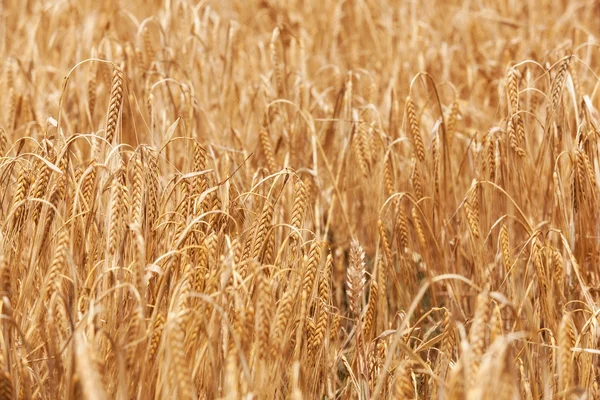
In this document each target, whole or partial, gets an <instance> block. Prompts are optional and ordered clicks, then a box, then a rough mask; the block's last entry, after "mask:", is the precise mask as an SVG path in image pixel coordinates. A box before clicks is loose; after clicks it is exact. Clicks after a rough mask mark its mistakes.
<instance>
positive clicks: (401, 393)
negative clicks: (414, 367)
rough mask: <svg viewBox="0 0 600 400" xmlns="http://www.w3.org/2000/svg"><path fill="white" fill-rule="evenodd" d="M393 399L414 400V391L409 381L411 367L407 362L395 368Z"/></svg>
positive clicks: (410, 380)
mask: <svg viewBox="0 0 600 400" xmlns="http://www.w3.org/2000/svg"><path fill="white" fill-rule="evenodd" d="M394 397H395V398H397V399H402V400H413V399H415V389H414V387H413V383H412V379H411V367H410V363H409V362H408V361H404V362H402V363H401V364H400V365H399V366H397V367H396V373H395V377H394Z"/></svg>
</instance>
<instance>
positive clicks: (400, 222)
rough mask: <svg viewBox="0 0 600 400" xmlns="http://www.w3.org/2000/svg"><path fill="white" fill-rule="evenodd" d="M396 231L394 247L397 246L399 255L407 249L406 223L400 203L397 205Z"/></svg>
mask: <svg viewBox="0 0 600 400" xmlns="http://www.w3.org/2000/svg"><path fill="white" fill-rule="evenodd" d="M396 229H397V235H396V246H398V250H399V251H400V253H401V254H403V253H404V251H405V249H406V248H408V222H407V219H406V214H405V213H404V210H403V209H402V205H401V204H400V203H398V207H397V211H396Z"/></svg>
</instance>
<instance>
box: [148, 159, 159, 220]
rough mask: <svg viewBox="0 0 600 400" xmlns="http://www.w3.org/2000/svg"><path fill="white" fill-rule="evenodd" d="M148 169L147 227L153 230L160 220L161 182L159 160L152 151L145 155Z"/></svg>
mask: <svg viewBox="0 0 600 400" xmlns="http://www.w3.org/2000/svg"><path fill="white" fill-rule="evenodd" d="M145 155H146V157H145V160H146V162H147V167H146V172H147V174H146V177H145V180H146V182H145V183H146V184H145V187H146V188H147V189H146V198H145V200H146V226H147V227H148V229H150V230H151V229H152V228H153V226H154V224H155V223H156V220H157V219H158V207H159V205H158V204H159V194H158V193H159V182H158V174H159V169H158V160H157V159H156V156H155V155H154V153H153V152H152V151H147V152H146V153H145Z"/></svg>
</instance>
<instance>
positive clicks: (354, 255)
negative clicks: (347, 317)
mask: <svg viewBox="0 0 600 400" xmlns="http://www.w3.org/2000/svg"><path fill="white" fill-rule="evenodd" d="M349 258H350V265H349V266H348V276H347V278H346V288H347V289H346V291H347V296H348V299H349V301H348V306H349V307H350V311H352V313H353V314H355V315H358V314H360V308H361V302H362V296H363V291H364V287H365V252H364V251H363V249H362V247H361V246H360V243H358V241H357V240H356V239H353V240H352V243H351V245H350V255H349Z"/></svg>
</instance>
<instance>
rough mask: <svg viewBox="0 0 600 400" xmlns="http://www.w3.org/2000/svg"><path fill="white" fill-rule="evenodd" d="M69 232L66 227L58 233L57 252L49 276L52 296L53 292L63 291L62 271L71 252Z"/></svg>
mask: <svg viewBox="0 0 600 400" xmlns="http://www.w3.org/2000/svg"><path fill="white" fill-rule="evenodd" d="M68 246H69V234H68V232H67V231H66V229H62V230H61V231H60V232H59V233H58V240H57V243H56V252H55V253H54V258H53V260H52V264H51V265H50V269H49V272H48V278H47V286H46V287H47V289H48V292H47V296H48V297H49V296H51V295H52V294H53V293H61V292H62V291H61V283H62V279H61V277H60V275H61V272H62V271H63V270H64V268H65V266H66V263H67V256H68V252H69V247H68Z"/></svg>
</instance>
